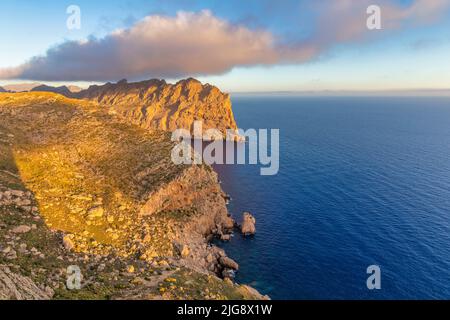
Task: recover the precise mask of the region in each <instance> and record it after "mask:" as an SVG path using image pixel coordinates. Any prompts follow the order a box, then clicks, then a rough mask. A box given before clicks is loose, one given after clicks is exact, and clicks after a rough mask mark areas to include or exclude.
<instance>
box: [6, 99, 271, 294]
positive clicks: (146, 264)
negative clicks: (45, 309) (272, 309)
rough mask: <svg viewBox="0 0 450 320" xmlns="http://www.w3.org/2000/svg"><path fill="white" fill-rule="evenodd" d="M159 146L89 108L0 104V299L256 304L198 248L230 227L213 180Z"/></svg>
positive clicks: (225, 263) (60, 103)
mask: <svg viewBox="0 0 450 320" xmlns="http://www.w3.org/2000/svg"><path fill="white" fill-rule="evenodd" d="M169 138H170V134H169V133H164V132H161V131H154V130H153V131H149V130H145V129H142V128H139V127H138V126H134V125H131V124H129V123H127V121H124V119H123V118H122V117H118V116H116V115H115V114H114V112H111V110H110V109H109V108H106V109H105V108H104V107H101V106H98V104H97V103H92V102H90V101H80V100H73V99H68V98H65V97H63V96H61V95H58V94H53V93H39V92H35V93H20V94H9V93H4V94H2V95H0V299H2V298H4V299H10V298H12V299H48V298H54V299H58V298H63V299H74V298H81V299H91V298H93V299H122V298H125V299H135V298H136V299H230V298H232V299H254V298H263V297H262V296H261V295H259V294H258V293H257V292H255V291H254V290H253V289H251V288H249V287H247V286H241V285H237V284H235V283H233V282H232V281H231V280H230V277H231V278H232V275H233V271H234V270H235V269H237V268H238V266H237V264H235V262H234V261H232V260H231V259H229V258H227V257H226V255H225V253H224V252H223V250H221V249H218V248H216V247H214V246H211V245H209V244H208V241H207V240H208V239H209V238H210V237H211V236H214V235H215V234H223V233H226V232H228V231H229V229H231V228H232V226H233V221H232V220H231V218H230V217H229V215H228V212H227V209H226V206H225V200H224V194H223V192H222V190H221V188H220V185H219V183H218V179H217V175H216V173H215V172H214V171H212V169H211V168H210V167H208V166H179V165H174V164H173V163H172V162H171V160H170V151H171V149H172V147H173V143H172V142H171V141H170V139H169ZM69 265H77V266H79V267H80V269H81V271H82V274H83V279H84V280H83V282H82V283H83V287H82V288H81V289H80V290H68V289H67V287H66V285H65V281H66V279H67V275H66V269H67V267H68V266H69ZM223 278H225V279H226V280H222V279H223Z"/></svg>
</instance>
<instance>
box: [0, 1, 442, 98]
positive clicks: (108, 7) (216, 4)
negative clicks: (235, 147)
mask: <svg viewBox="0 0 450 320" xmlns="http://www.w3.org/2000/svg"><path fill="white" fill-rule="evenodd" d="M333 1H334V2H335V3H336V1H337V2H339V1H341V3H344V2H352V1H350V0H330V1H329V2H330V6H332V5H333ZM313 2H314V1H271V0H254V1H252V0H246V1H214V0H210V1H193V0H191V1H190V0H179V1H175V0H172V1H170V0H169V1H151V0H146V1H144V0H111V1H84V0H73V1H49V0H43V1H39V2H38V1H33V0H13V1H12V0H2V4H1V10H0V37H1V39H2V46H3V48H2V50H0V69H2V68H3V69H8V68H14V67H17V66H21V65H23V64H24V63H25V62H27V61H29V59H31V58H33V57H36V56H44V57H45V55H46V52H47V50H48V49H49V48H59V47H58V46H59V45H61V44H64V43H68V42H69V43H72V42H73V43H74V44H75V43H78V42H79V41H89V39H102V38H104V37H108V35H110V34H111V33H112V32H114V31H115V30H117V29H124V30H127V29H130V28H131V29H132V30H133V28H135V26H136V24H139V22H140V21H142V19H144V18H145V17H149V16H159V17H168V18H167V20H164V21H165V23H169V24H170V23H172V24H177V23H178V22H179V21H180V20H182V18H179V19H178V18H176V17H177V13H178V12H181V11H182V12H188V13H192V14H193V16H191V17H190V18H187V20H188V23H191V22H192V23H195V21H196V20H198V19H199V18H203V19H205V23H206V24H207V23H216V22H217V21H222V22H225V23H226V27H225V31H224V30H218V31H216V32H215V33H212V35H213V36H224V35H223V33H222V32H223V31H224V32H225V33H226V32H228V31H230V30H235V28H236V27H242V28H245V32H247V33H249V35H247V36H245V37H244V38H242V37H241V33H239V32H236V34H233V35H231V36H230V37H231V38H230V39H228V38H227V39H226V41H230V43H232V44H233V46H234V45H235V46H236V47H235V48H230V49H227V50H230V52H228V51H227V52H226V53H224V55H230V56H231V55H233V54H235V57H234V58H233V59H231V60H230V61H227V57H222V61H221V63H223V66H221V67H220V68H213V67H212V66H205V67H204V66H201V67H199V68H197V69H196V67H197V66H198V64H199V63H197V62H194V61H192V64H193V66H189V68H181V69H180V68H178V69H177V68H175V67H174V69H173V70H172V69H171V70H170V71H169V70H168V71H167V72H166V70H160V69H158V68H156V67H155V65H154V64H152V65H147V64H146V65H145V66H144V67H143V69H142V70H136V68H135V66H133V67H132V70H130V69H129V68H131V67H130V66H128V65H129V63H127V67H129V68H128V69H127V68H126V67H123V68H122V66H121V67H120V68H119V70H124V77H128V75H129V77H131V80H140V79H143V78H147V77H152V76H153V75H155V76H156V77H164V78H168V79H169V80H172V81H175V80H177V79H179V78H182V77H185V76H189V75H190V74H189V73H190V72H192V73H193V74H192V75H193V76H195V77H197V78H199V79H200V80H202V81H205V82H210V83H213V84H215V85H218V86H219V87H221V88H222V89H223V90H226V91H233V92H239V91H311V90H312V91H323V90H333V91H334V90H344V91H347V90H348V91H359V90H361V91H368V90H382V91H384V90H397V89H400V90H403V89H408V90H411V89H449V88H450V62H449V61H450V59H449V57H450V11H449V10H448V7H450V6H447V5H446V4H447V2H449V1H446V0H428V2H426V3H427V4H424V3H425V2H422V4H420V3H419V5H423V6H425V7H423V8H422V7H421V8H420V10H418V11H420V12H419V13H417V12H415V13H414V12H413V13H411V11H409V10H408V8H411V7H413V8H414V5H415V4H416V5H417V3H416V2H421V0H416V1H414V0H409V1H396V0H392V1H388V0H381V1H377V0H373V1H370V3H371V4H377V2H379V3H380V5H381V7H382V9H383V8H384V7H383V5H386V6H392V8H394V9H391V8H389V9H386V11H387V13H386V15H387V16H388V18H390V19H393V20H392V21H394V20H395V21H394V22H395V23H396V26H395V27H393V28H390V27H388V28H383V30H374V31H370V33H369V32H365V33H364V34H361V35H359V36H355V37H354V38H350V39H345V40H342V39H340V38H339V36H336V37H331V36H330V37H328V36H327V35H328V34H332V33H333V32H334V31H335V30H336V28H341V29H342V30H344V31H345V32H347V31H348V30H347V29H346V28H347V26H346V25H345V23H346V21H345V18H343V17H344V16H345V15H346V14H350V15H349V16H348V17H352V16H353V15H354V16H355V17H363V18H364V19H365V18H366V13H365V12H364V11H363V10H362V8H364V7H361V0H354V1H353V2H354V4H355V5H354V6H350V7H348V6H345V10H346V11H345V12H344V11H338V12H339V14H336V11H333V10H332V9H329V8H327V7H326V4H325V5H322V6H318V7H314V4H313ZM326 2H327V1H324V2H323V3H326ZM363 2H364V1H363ZM433 2H435V4H436V6H439V5H442V7H440V8H438V9H437V10H435V8H434V7H433V5H429V4H430V3H433ZM72 4H74V5H78V6H79V7H80V9H81V23H82V25H81V29H80V30H69V29H67V28H66V20H67V18H68V15H67V13H66V8H67V7H68V6H69V5H72ZM449 5H450V4H449ZM342 7H344V6H342ZM205 9H207V10H209V13H208V14H207V15H201V13H200V12H202V10H205ZM340 9H342V8H340ZM428 9H430V12H429V13H428V11H426V10H428ZM433 10H434V11H433ZM421 12H425V13H426V14H425V15H424V16H422V15H421ZM381 13H382V15H381V17H382V23H383V10H382V11H381ZM391 15H393V16H394V17H395V18H392V17H391ZM405 16H407V18H405V19H404V18H403V17H405ZM321 17H322V19H321ZM351 19H352V18H350V20H351ZM401 19H404V21H403V20H401ZM416 20H417V21H416ZM419 20H420V21H419ZM152 21H154V20H152ZM357 21H358V20H357ZM361 21H362V20H361ZM392 21H390V22H392ZM351 22H352V21H349V23H351ZM397 23H398V26H397ZM151 26H158V27H159V26H161V24H160V23H159V24H157V23H156V22H149V23H147V24H143V25H142V26H141V28H140V29H142V28H144V29H145V28H147V27H148V28H150V27H151ZM197 27H199V26H197ZM349 28H350V27H349ZM135 29H138V28H135ZM206 29H207V28H206ZM164 30H165V29H164ZM192 30H196V29H195V27H193V29H192ZM318 30H319V31H318ZM320 30H322V31H321V32H320ZM140 32H142V31H140ZM144 32H145V31H144ZM155 32H156V31H155ZM233 32H234V31H233ZM187 34H188V35H189V33H187ZM138 35H139V34H138ZM253 35H254V37H255V38H258V39H260V40H258V41H256V42H255V44H253V45H258V47H257V48H256V49H255V50H256V51H250V52H251V54H254V53H255V52H256V55H257V56H258V55H259V53H260V52H262V51H264V50H266V51H267V52H264V53H262V54H261V56H258V57H255V58H254V59H242V57H241V55H239V52H240V51H239V50H242V55H244V54H248V52H249V51H248V50H247V48H245V39H248V37H253ZM202 36H205V35H202ZM152 37H154V34H152ZM180 37H181V36H180ZM194 37H195V36H194ZM175 38H176V37H175ZM185 38H186V36H184V38H176V39H175V41H177V43H180V42H183V41H181V40H183V39H185ZM145 39H147V38H145ZM152 39H153V38H152ZM116 40H117V39H114V40H111V41H103V42H101V41H100V42H101V43H99V41H93V44H94V45H93V49H92V50H96V52H98V51H99V50H100V51H101V50H104V51H101V52H102V53H101V55H100V56H102V57H105V59H106V58H107V57H108V55H109V54H111V52H114V50H120V51H121V52H123V51H124V50H123V48H120V47H119V49H117V48H118V47H117V46H115V45H114V46H112V48H113V49H112V50H111V51H109V50H106V49H105V48H111V42H113V43H114V44H115V43H116V42H117V41H116ZM143 41H145V40H143ZM152 41H153V40H152ZM158 41H161V40H158ZM158 41H156V42H152V43H151V45H150V44H149V45H148V46H144V47H142V46H140V47H138V48H137V49H136V51H137V53H133V54H130V57H137V58H136V61H139V59H140V57H141V56H139V55H142V54H145V52H143V50H144V49H145V50H153V48H155V46H157V45H158V44H159V42H158ZM310 42H314V48H315V49H317V51H318V52H315V53H314V54H313V55H312V56H311V57H309V56H308V57H307V58H304V55H303V54H301V51H302V50H303V48H304V45H305V44H309V43H310ZM125 43H126V44H127V45H129V43H130V42H129V41H128V40H127V42H125ZM131 43H132V42H131ZM215 43H216V42H214V41H212V42H211V44H208V45H207V46H205V47H204V48H202V50H203V51H202V52H200V53H197V52H192V50H193V48H191V47H188V48H186V52H188V53H189V54H192V55H191V56H187V58H186V57H185V59H191V60H194V59H197V57H198V59H199V60H201V61H204V63H205V65H208V64H214V62H215V60H214V56H218V55H220V52H223V51H224V49H223V47H218V48H211V52H212V54H211V56H203V55H202V54H204V51H205V50H206V51H208V50H209V48H210V47H208V46H209V45H211V46H213V45H215ZM269 44H270V45H269ZM271 45H273V46H275V47H276V48H273V47H270V48H267V46H271ZM152 46H153V47H152ZM161 46H164V48H165V49H164V50H169V49H167V48H169V47H171V46H170V45H169V46H168V44H167V41H164V43H163V44H162V45H161ZM242 46H244V47H243V48H241V47H242ZM281 47H283V48H290V50H292V52H290V53H289V54H285V50H279V48H281ZM291 47H292V48H291ZM71 48H72V47H71ZM133 48H134V47H133ZM79 49H80V48H78V47H75V49H74V50H79ZM125 49H126V48H125ZM174 50H176V54H177V55H179V56H183V55H185V52H184V48H183V47H182V45H181V44H180V45H179V46H177V47H176V48H174ZM199 50H200V49H199ZM215 50H216V51H215ZM296 50H297V51H298V52H299V55H298V56H296V54H295V52H296ZM60 51H61V50H58V52H60ZM130 51H131V49H130ZM153 51H155V50H153ZM156 51H157V50H156ZM279 51H282V52H283V53H282V54H280V53H279ZM75 52H78V51H75ZM79 52H80V54H79V55H84V54H91V53H89V52H87V51H86V50H84V49H82V50H81V49H80V51H79ZM236 52H237V53H236ZM218 53H219V54H218ZM164 54H167V51H164V52H163V53H158V52H156V53H154V55H152V59H154V60H155V61H158V59H160V58H161V57H162V56H163V55H164ZM137 55H138V56H137ZM61 56H64V57H68V56H70V57H71V59H72V60H73V56H71V55H70V54H69V55H68V54H67V53H65V54H59V55H57V56H56V57H53V58H49V59H44V60H42V61H39V63H40V64H39V66H41V67H39V68H38V67H35V66H32V68H31V70H26V72H22V73H17V74H18V76H17V78H11V77H9V78H3V80H0V85H2V84H3V85H4V84H8V83H13V82H24V81H22V80H25V81H41V80H43V81H44V82H46V83H54V84H63V83H66V81H63V79H64V75H61V77H60V76H59V75H58V74H55V73H56V72H57V71H54V72H53V71H52V72H51V73H47V72H44V73H42V68H48V69H52V68H54V69H55V70H59V69H64V68H66V69H67V72H68V74H69V75H70V71H71V70H73V69H72V68H73V65H69V66H67V64H69V63H70V61H68V60H67V61H61ZM123 57H124V56H123V55H121V56H120V59H123ZM169 57H172V56H171V55H169ZM174 57H176V56H174ZM58 59H59V60H58ZM130 60H133V58H130ZM206 60H208V61H206ZM90 61H91V63H92V59H91V60H90ZM106 61H109V60H107V59H106ZM111 61H112V62H111V65H117V63H114V61H115V60H111ZM183 61H186V60H183ZM183 61H181V62H180V63H182V62H183ZM189 62H190V61H189ZM77 63H78V64H80V63H83V60H82V59H81V60H80V61H78V62H77ZM136 63H138V62H136ZM155 63H156V62H155ZM165 63H169V64H170V61H169V62H167V61H166V62H165ZM141 64H142V63H141ZM174 64H176V63H174ZM42 66H43V67H42ZM161 66H162V67H161V68H163V69H164V66H165V65H164V63H162V64H161ZM84 67H86V69H92V67H91V66H89V65H87V66H84ZM113 67H114V66H111V68H113ZM119 70H118V71H117V72H113V73H108V74H107V75H105V76H104V79H103V76H102V75H99V74H101V73H102V72H103V70H98V72H97V71H96V73H95V74H92V73H89V74H86V73H83V72H80V74H79V75H78V74H77V76H76V77H74V78H73V79H69V81H70V83H79V84H81V85H84V86H85V85H87V84H88V83H91V82H97V81H95V80H94V79H97V78H96V77H99V78H98V81H99V82H102V81H106V80H111V81H114V80H120V79H116V78H115V77H117V76H118V75H119V74H120V71H119ZM197 71H198V72H197ZM0 74H1V72H0ZM40 77H42V79H40ZM100 78H101V79H100Z"/></svg>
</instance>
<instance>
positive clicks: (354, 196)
mask: <svg viewBox="0 0 450 320" xmlns="http://www.w3.org/2000/svg"><path fill="white" fill-rule="evenodd" d="M232 100H233V110H234V113H235V117H236V121H237V123H238V126H239V128H242V129H249V128H254V129H279V130H280V138H279V144H280V152H279V159H280V160H279V161H280V168H279V172H278V174H277V175H274V176H262V175H260V166H258V165H249V164H247V165H216V166H215V169H216V171H217V172H218V173H219V177H220V180H221V183H222V188H223V189H224V190H225V192H227V193H228V194H230V195H231V197H232V200H231V202H230V204H229V206H228V207H229V211H230V212H231V214H232V215H233V216H234V217H235V219H236V220H238V221H239V220H240V219H241V217H242V212H244V211H249V212H251V213H252V214H253V215H254V216H255V218H256V230H257V232H256V234H255V236H253V237H250V238H244V237H243V236H242V235H240V234H239V233H238V232H236V233H235V234H234V236H233V237H232V239H231V241H230V242H226V243H225V242H224V243H222V242H220V243H219V245H220V246H221V247H222V248H224V249H225V250H226V252H227V254H228V255H229V256H230V257H231V258H233V259H234V260H236V261H237V262H238V263H239V265H240V269H239V271H238V272H237V274H236V281H237V282H239V283H245V284H249V285H251V286H253V287H255V288H256V289H257V290H259V291H260V292H261V293H263V294H267V295H269V296H270V297H271V298H272V299H286V300H292V299H307V300H310V299H312V300H314V299H352V300H353V299H356V300H359V299H438V298H439V299H450V98H449V97H343V96H339V97H331V96H326V97H306V96H294V95H270V94H269V95H234V96H233V98H232ZM374 265H375V266H378V267H379V270H380V273H379V275H380V277H379V280H380V282H379V284H380V289H369V288H368V286H367V280H368V278H369V277H370V276H371V275H372V273H368V267H369V266H374ZM372 280H373V278H372Z"/></svg>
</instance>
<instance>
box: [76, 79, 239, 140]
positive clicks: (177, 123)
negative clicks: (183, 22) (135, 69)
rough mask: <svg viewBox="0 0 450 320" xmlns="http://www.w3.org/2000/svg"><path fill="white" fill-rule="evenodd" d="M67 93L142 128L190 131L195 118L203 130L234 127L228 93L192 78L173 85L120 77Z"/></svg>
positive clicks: (222, 130) (223, 130) (222, 129)
mask: <svg viewBox="0 0 450 320" xmlns="http://www.w3.org/2000/svg"><path fill="white" fill-rule="evenodd" d="M69 96H71V97H74V98H79V99H86V100H90V101H95V102H97V103H99V104H101V105H103V106H106V107H109V108H110V109H111V112H115V113H117V114H119V115H121V116H122V117H123V118H125V119H127V120H128V121H129V122H131V123H134V124H137V125H139V126H141V127H143V128H146V129H160V130H164V131H173V130H175V129H180V128H183V129H187V130H192V126H193V123H194V121H195V120H201V121H202V124H203V129H204V130H206V129H210V128H216V129H218V130H220V131H221V132H222V133H224V134H225V132H226V129H236V128H237V127H236V122H235V120H234V115H233V112H232V109H231V100H230V96H229V95H228V94H225V93H223V92H221V91H220V90H219V89H218V88H217V87H214V86H212V85H209V84H205V85H203V84H202V83H201V82H199V81H197V80H195V79H187V80H182V81H179V82H177V83H176V84H168V83H166V82H165V81H164V80H148V81H142V82H137V83H128V82H127V81H126V80H122V81H119V82H118V83H116V84H112V83H107V84H105V85H103V86H91V87H89V88H88V89H87V90H83V91H81V92H79V93H76V94H71V95H69Z"/></svg>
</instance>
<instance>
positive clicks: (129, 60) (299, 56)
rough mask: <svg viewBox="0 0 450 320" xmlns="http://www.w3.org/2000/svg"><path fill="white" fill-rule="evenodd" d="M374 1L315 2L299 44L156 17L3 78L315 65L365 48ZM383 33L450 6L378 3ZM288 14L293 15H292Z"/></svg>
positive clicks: (91, 77)
mask: <svg viewBox="0 0 450 320" xmlns="http://www.w3.org/2000/svg"><path fill="white" fill-rule="evenodd" d="M373 2H374V1H373V0H357V1H356V0H324V1H320V2H319V1H315V2H313V4H311V5H310V6H311V7H310V9H311V10H313V11H314V13H315V16H316V17H317V19H316V23H315V28H314V31H313V32H312V33H311V35H310V36H309V37H308V38H306V39H305V38H303V39H301V40H298V41H293V40H292V39H290V40H289V42H288V41H286V40H283V38H282V37H279V36H277V37H276V36H275V35H274V34H272V33H271V32H269V31H268V30H263V29H251V28H248V27H246V26H244V25H239V24H232V23H230V22H228V21H226V20H223V19H220V18H218V17H216V16H214V15H213V14H212V13H211V12H210V11H201V12H198V13H191V12H179V13H178V14H177V15H176V16H174V17H171V16H163V15H152V16H148V17H146V18H144V19H143V20H141V21H139V22H137V23H136V24H134V25H133V26H132V27H130V28H128V29H121V30H117V31H115V32H113V33H111V34H109V35H108V36H106V37H104V38H101V39H97V38H90V39H88V40H86V41H67V42H64V43H62V44H60V45H57V46H55V47H53V48H50V49H49V50H48V51H47V53H46V55H45V56H37V57H33V58H31V59H30V60H29V61H28V62H26V63H24V64H22V65H20V66H18V67H13V68H6V69H0V79H24V80H25V79H26V80H39V81H110V80H117V79H121V78H128V79H142V78H150V77H155V78H178V77H185V76H198V75H212V74H222V73H225V72H227V71H230V70H231V69H233V68H234V67H237V66H254V65H276V64H286V63H304V62H307V61H311V60H313V59H315V58H317V57H319V56H321V55H322V54H324V53H325V52H327V50H330V49H331V48H332V47H333V46H335V45H337V44H341V43H348V42H355V41H363V40H366V39H368V38H369V37H371V36H372V35H373V34H374V33H373V32H370V31H369V30H368V29H367V28H366V19H367V14H366V9H367V7H368V6H369V5H371V4H373ZM378 4H379V5H380V7H381V8H382V18H383V29H384V32H386V31H391V30H395V29H401V28H405V27H406V26H411V25H417V24H421V23H429V22H433V21H435V20H436V19H438V18H439V16H440V14H441V13H442V12H444V11H445V9H447V8H448V7H449V4H450V0H415V1H413V2H412V3H411V4H410V5H409V6H400V5H395V4H393V3H392V1H388V0H378ZM286 10H288V8H286Z"/></svg>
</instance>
